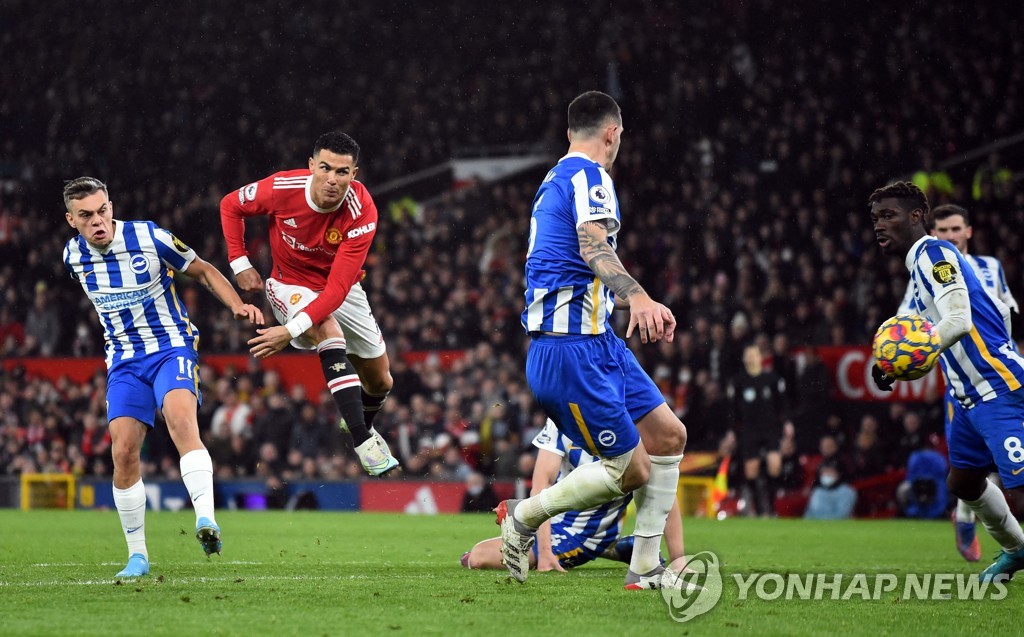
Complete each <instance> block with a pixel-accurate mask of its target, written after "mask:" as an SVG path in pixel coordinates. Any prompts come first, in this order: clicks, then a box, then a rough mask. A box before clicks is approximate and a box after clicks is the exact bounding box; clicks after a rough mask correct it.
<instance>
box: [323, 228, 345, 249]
mask: <svg viewBox="0 0 1024 637" xmlns="http://www.w3.org/2000/svg"><path fill="white" fill-rule="evenodd" d="M341 237H342V234H341V230H338V229H337V228H328V229H327V232H325V233H324V239H326V240H327V243H329V244H331V245H332V246H336V245H338V244H339V243H341Z"/></svg>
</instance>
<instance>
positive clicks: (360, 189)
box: [348, 179, 373, 204]
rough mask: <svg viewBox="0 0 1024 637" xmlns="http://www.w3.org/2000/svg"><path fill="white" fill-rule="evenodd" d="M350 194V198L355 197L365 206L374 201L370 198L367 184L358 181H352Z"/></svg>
mask: <svg viewBox="0 0 1024 637" xmlns="http://www.w3.org/2000/svg"><path fill="white" fill-rule="evenodd" d="M348 192H349V195H350V196H352V197H355V198H356V200H358V201H360V202H362V203H364V204H365V203H366V202H372V201H373V197H372V196H370V189H369V188H367V187H366V184H364V183H363V182H361V181H359V180H358V179H353V180H352V182H351V183H350V184H349V188H348Z"/></svg>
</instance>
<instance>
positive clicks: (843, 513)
mask: <svg viewBox="0 0 1024 637" xmlns="http://www.w3.org/2000/svg"><path fill="white" fill-rule="evenodd" d="M856 503H857V491H856V490H855V489H854V488H853V487H851V486H850V485H848V484H846V483H845V482H843V480H842V474H840V473H839V470H838V469H836V468H835V467H834V466H823V467H822V468H821V469H820V470H819V471H818V481H817V483H816V484H815V486H814V488H813V489H811V499H810V501H809V502H808V503H807V510H806V511H805V512H804V517H805V518H807V519H808V520H845V519H848V518H849V517H851V516H852V515H853V507H854V505H855V504H856Z"/></svg>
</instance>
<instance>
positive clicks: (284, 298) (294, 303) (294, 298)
mask: <svg viewBox="0 0 1024 637" xmlns="http://www.w3.org/2000/svg"><path fill="white" fill-rule="evenodd" d="M264 285H265V287H266V293H267V300H268V301H270V309H271V311H272V312H273V313H274V318H276V319H277V322H278V323H280V324H281V325H284V324H286V323H288V321H290V320H292V318H294V317H295V315H296V314H298V313H299V312H301V311H302V310H304V309H305V308H306V306H307V305H309V304H310V303H312V302H313V301H314V300H316V296H317V294H316V292H314V291H313V290H310V289H309V288H306V287H302V286H301V285H288V284H286V283H281V282H280V281H278V280H277V279H274V278H270V277H268V278H267V280H266V281H265V282H264ZM291 346H292V347H294V348H295V349H316V342H315V341H314V340H313V339H312V338H310V336H309V335H307V334H301V335H300V336H299V337H298V338H293V339H292V341H291Z"/></svg>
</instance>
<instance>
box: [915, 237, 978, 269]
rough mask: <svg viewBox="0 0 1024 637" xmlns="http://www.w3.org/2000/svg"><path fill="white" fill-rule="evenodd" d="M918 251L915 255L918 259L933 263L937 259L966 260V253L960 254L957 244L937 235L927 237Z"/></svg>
mask: <svg viewBox="0 0 1024 637" xmlns="http://www.w3.org/2000/svg"><path fill="white" fill-rule="evenodd" d="M916 252H917V253H916V254H915V255H914V256H915V258H916V259H917V260H918V261H922V260H924V261H929V262H932V263H935V262H937V261H955V262H966V259H965V258H964V255H962V254H960V251H959V250H957V249H956V246H955V245H953V244H952V243H950V242H949V241H946V240H945V239H938V238H936V237H925V240H924V241H922V242H921V244H920V248H919V249H918V250H917V251H916Z"/></svg>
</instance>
